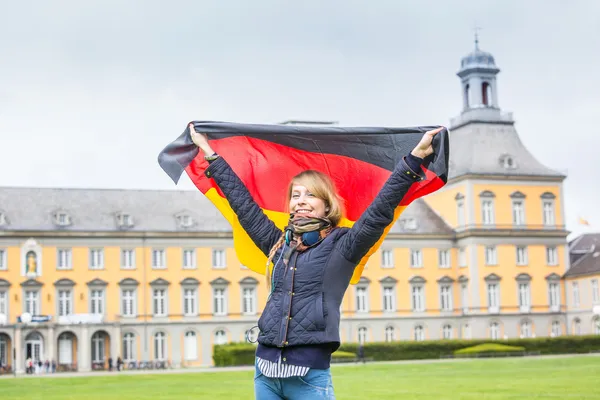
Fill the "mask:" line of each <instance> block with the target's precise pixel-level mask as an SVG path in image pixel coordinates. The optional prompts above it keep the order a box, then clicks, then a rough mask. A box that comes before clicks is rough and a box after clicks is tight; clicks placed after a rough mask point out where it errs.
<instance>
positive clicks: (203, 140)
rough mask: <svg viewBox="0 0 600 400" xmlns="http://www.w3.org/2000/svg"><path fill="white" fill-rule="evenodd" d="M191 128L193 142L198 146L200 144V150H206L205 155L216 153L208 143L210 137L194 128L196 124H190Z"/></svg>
mask: <svg viewBox="0 0 600 400" xmlns="http://www.w3.org/2000/svg"><path fill="white" fill-rule="evenodd" d="M189 128H190V137H191V138H192V142H194V144H195V145H196V146H198V147H199V148H200V150H202V151H203V152H204V155H205V156H212V155H213V154H215V152H214V150H213V149H212V148H211V147H210V145H209V144H208V138H207V137H206V134H204V133H198V132H196V129H195V128H194V124H190V125H189Z"/></svg>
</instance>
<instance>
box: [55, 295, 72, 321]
mask: <svg viewBox="0 0 600 400" xmlns="http://www.w3.org/2000/svg"><path fill="white" fill-rule="evenodd" d="M72 312H73V305H72V299H71V291H70V290H59V291H58V316H59V317H64V316H67V315H71V313H72Z"/></svg>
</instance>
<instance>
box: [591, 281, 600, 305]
mask: <svg viewBox="0 0 600 400" xmlns="http://www.w3.org/2000/svg"><path fill="white" fill-rule="evenodd" d="M591 285H592V303H594V304H597V303H599V302H600V293H598V279H592V282H591Z"/></svg>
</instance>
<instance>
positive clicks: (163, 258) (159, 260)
mask: <svg viewBox="0 0 600 400" xmlns="http://www.w3.org/2000/svg"><path fill="white" fill-rule="evenodd" d="M166 268H167V252H166V250H165V249H158V248H156V249H152V269H166Z"/></svg>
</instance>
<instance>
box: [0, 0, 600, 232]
mask: <svg viewBox="0 0 600 400" xmlns="http://www.w3.org/2000/svg"><path fill="white" fill-rule="evenodd" d="M475 24H477V25H478V26H480V27H481V28H482V29H481V31H480V47H481V48H482V49H483V50H485V51H489V52H491V53H492V54H493V55H494V56H495V58H496V63H497V64H498V66H499V67H500V69H501V72H500V74H499V76H498V93H499V103H500V107H501V108H502V109H503V110H504V111H512V112H514V117H515V120H516V127H517V130H518V132H519V134H520V136H521V139H522V141H523V142H524V143H525V145H526V146H527V147H528V148H529V150H530V151H531V152H532V153H533V154H534V155H535V156H536V157H537V158H538V159H539V160H540V161H541V162H542V163H544V164H546V165H547V166H549V167H551V168H554V169H558V170H560V171H563V172H566V173H567V174H568V178H567V180H566V183H565V196H566V199H565V200H566V213H567V222H568V228H569V229H571V230H573V231H575V232H580V231H581V230H582V227H581V226H578V224H577V220H578V217H579V216H582V217H585V218H587V219H588V220H589V221H590V222H591V223H592V224H593V225H594V226H595V227H594V229H595V230H598V228H597V227H598V225H600V207H598V200H599V195H600V189H599V188H600V160H599V159H598V158H599V157H598V149H599V148H600V122H599V119H600V95H599V93H600V1H597V0H587V1H586V0H570V1H566V0H565V1H555V0H539V1H537V0H514V1H509V0H501V1H484V0H478V1H446V0H439V1H433V0H414V1H401V0H390V1H380V0H371V1H368V2H367V1H354V0H345V1H342V0H340V1H337V0H335V1H334V0H316V1H313V0H303V1H284V0H279V1H275V0H252V1H250V0H244V1H226V0H212V1H208V0H207V1H176V0H170V1H166V0H165V1H150V0H145V1H142V0H139V1H133V0H128V1H121V0H119V1H117V0H102V1H92V0H86V1H79V0H78V1H75V0H74V1H42V0H39V1H26V0H20V1H14V0H0V151H1V155H0V185H2V186H7V185H10V186H60V187H101V188H114V187H116V188H159V189H174V188H176V187H175V186H174V184H173V183H172V182H171V181H170V180H169V178H168V177H167V175H166V174H165V173H164V172H163V171H162V170H161V169H160V168H159V166H158V164H157V162H156V157H157V155H158V153H159V152H160V150H161V149H162V148H163V147H164V146H165V145H166V144H167V143H168V142H170V141H171V140H173V139H175V138H176V137H177V136H178V135H179V134H180V133H181V132H182V131H183V129H184V128H185V125H186V123H187V122H188V121H190V120H224V121H232V122H258V123H277V122H281V121H283V120H287V119H318V120H333V121H339V122H340V123H341V124H343V125H361V126H365V125H370V126H374V125H375V126H414V125H434V124H442V125H448V123H449V119H450V118H451V117H454V116H456V115H457V114H458V113H459V112H460V109H461V106H462V100H461V90H460V83H459V79H458V77H457V76H456V72H457V71H458V68H459V62H460V58H461V57H462V56H464V55H466V54H467V53H468V52H470V51H471V50H472V49H473V27H474V26H475ZM179 188H184V189H188V188H191V184H190V183H189V181H187V180H182V182H181V183H180V184H179Z"/></svg>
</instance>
